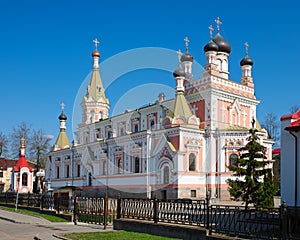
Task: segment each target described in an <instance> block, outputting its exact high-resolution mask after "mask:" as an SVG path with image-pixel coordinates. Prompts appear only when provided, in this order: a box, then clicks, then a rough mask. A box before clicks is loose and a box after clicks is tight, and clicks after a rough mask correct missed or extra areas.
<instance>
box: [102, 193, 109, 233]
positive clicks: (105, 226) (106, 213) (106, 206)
mask: <svg viewBox="0 0 300 240" xmlns="http://www.w3.org/2000/svg"><path fill="white" fill-rule="evenodd" d="M107 215H108V194H107V193H106V195H105V198H104V228H103V229H104V230H106V228H107V217H108V216H107Z"/></svg>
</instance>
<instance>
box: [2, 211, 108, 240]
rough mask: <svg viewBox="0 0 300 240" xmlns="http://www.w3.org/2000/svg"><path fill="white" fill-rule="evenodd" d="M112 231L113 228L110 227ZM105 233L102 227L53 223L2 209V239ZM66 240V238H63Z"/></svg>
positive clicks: (52, 237)
mask: <svg viewBox="0 0 300 240" xmlns="http://www.w3.org/2000/svg"><path fill="white" fill-rule="evenodd" d="M108 230H112V226H108ZM98 231H103V226H102V225H95V224H84V223H78V224H77V225H74V223H71V222H64V223H58V222H57V223H53V222H50V221H48V220H46V219H44V218H41V217H36V216H30V215H26V214H22V213H16V212H10V211H5V210H2V209H0V239H1V240H2V239H3V240H4V239H5V240H12V239H22V240H29V239H47V240H48V239H56V240H57V239H60V238H59V237H60V235H61V234H63V233H71V232H98ZM106 231H107V230H106ZM61 239H64V238H61Z"/></svg>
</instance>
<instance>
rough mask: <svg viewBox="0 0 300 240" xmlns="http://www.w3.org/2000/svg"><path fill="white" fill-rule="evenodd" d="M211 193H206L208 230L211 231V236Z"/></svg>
mask: <svg viewBox="0 0 300 240" xmlns="http://www.w3.org/2000/svg"><path fill="white" fill-rule="evenodd" d="M209 202H210V191H209V190H208V191H207V193H206V229H207V230H208V231H209V235H211V229H210V227H209V222H210V215H209V209H210V204H209Z"/></svg>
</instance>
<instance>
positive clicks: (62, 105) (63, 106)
mask: <svg viewBox="0 0 300 240" xmlns="http://www.w3.org/2000/svg"><path fill="white" fill-rule="evenodd" d="M60 106H61V110H64V109H65V104H64V103H63V102H62V103H61V104H60Z"/></svg>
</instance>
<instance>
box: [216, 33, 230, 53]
mask: <svg viewBox="0 0 300 240" xmlns="http://www.w3.org/2000/svg"><path fill="white" fill-rule="evenodd" d="M213 41H214V42H215V43H216V44H217V45H218V47H219V49H218V51H219V52H225V53H228V54H230V51H231V46H230V44H229V43H228V42H227V41H226V40H225V39H224V38H223V37H222V36H221V34H220V33H217V35H216V36H215V37H214V39H213Z"/></svg>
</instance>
